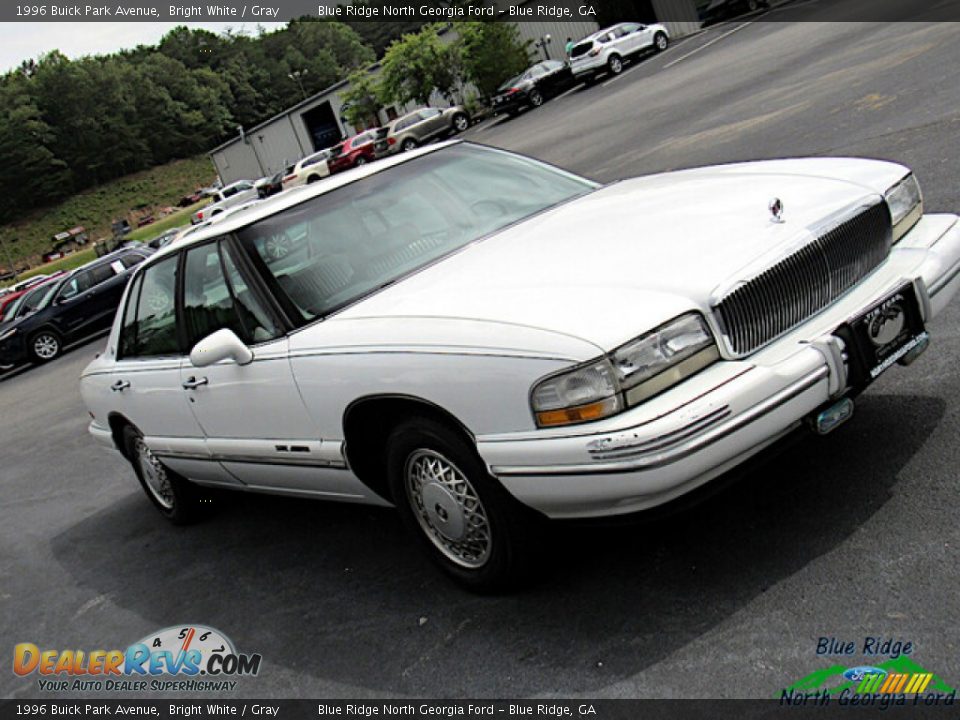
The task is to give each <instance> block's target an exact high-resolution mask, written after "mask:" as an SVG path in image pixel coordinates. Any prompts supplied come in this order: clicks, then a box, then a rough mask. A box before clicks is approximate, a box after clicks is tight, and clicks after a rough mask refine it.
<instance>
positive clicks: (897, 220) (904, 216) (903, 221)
mask: <svg viewBox="0 0 960 720" xmlns="http://www.w3.org/2000/svg"><path fill="white" fill-rule="evenodd" d="M883 197H884V198H885V199H886V201H887V207H889V208H890V217H891V219H892V220H893V241H894V242H897V240H899V239H900V238H902V237H903V236H904V235H906V234H907V231H909V230H910V228H912V227H913V226H914V225H916V224H917V220H919V219H920V216H921V215H923V195H922V194H921V193H920V183H918V182H917V179H916V178H915V177H914V176H913V173H910V174H909V175H907V176H906V177H905V178H904V179H903V180H901V181H900V182H898V183H897V184H896V185H894V186H893V187H892V188H890V189H889V190H887V191H886V192H885V193H884V194H883Z"/></svg>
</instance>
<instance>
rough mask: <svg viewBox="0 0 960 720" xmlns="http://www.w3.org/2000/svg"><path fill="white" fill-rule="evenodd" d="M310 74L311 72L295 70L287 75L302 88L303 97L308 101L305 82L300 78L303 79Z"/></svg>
mask: <svg viewBox="0 0 960 720" xmlns="http://www.w3.org/2000/svg"><path fill="white" fill-rule="evenodd" d="M308 72H309V70H294V71H293V72H292V73H287V77H288V78H290V79H291V80H293V81H294V82H296V83H297V85H298V86H299V87H300V92H301V94H302V95H303V99H304V100H306V99H307V91H306V90H304V89H303V80H301V79H300V78H302V77H303V76H304V75H306V74H307V73H308Z"/></svg>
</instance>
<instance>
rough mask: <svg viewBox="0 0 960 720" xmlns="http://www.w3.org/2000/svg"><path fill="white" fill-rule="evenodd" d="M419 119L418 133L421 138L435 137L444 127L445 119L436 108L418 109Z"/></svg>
mask: <svg viewBox="0 0 960 720" xmlns="http://www.w3.org/2000/svg"><path fill="white" fill-rule="evenodd" d="M420 120H421V122H420V125H419V126H418V134H419V135H420V138H421V139H422V140H428V139H430V138H432V137H435V136H436V135H439V134H440V133H441V132H443V131H444V130H445V129H446V120H445V118H444V117H443V113H442V112H441V111H440V110H439V109H438V108H424V109H423V110H421V111H420Z"/></svg>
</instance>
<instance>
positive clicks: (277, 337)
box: [82, 143, 960, 588]
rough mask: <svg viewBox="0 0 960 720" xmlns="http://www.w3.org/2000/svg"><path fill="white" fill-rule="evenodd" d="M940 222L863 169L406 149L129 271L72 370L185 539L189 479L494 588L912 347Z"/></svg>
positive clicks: (661, 498) (834, 162) (905, 179)
mask: <svg viewBox="0 0 960 720" xmlns="http://www.w3.org/2000/svg"><path fill="white" fill-rule="evenodd" d="M957 221H958V218H957V217H956V216H954V215H945V214H937V215H934V214H931V215H924V214H923V202H922V198H921V193H920V187H919V185H918V183H917V180H916V179H915V178H914V176H913V175H912V174H911V173H910V171H909V170H908V169H907V168H904V167H902V166H900V165H896V164H893V163H889V162H880V161H875V160H859V159H841V158H809V159H798V160H776V161H764V162H754V163H744V164H734V165H722V166H717V167H709V168H701V169H695V170H685V171H679V172H670V173H665V174H660V175H652V176H648V177H640V178H636V179H631V180H624V181H620V182H615V183H611V184H609V185H599V184H597V183H594V182H592V181H590V180H586V179H584V178H581V177H578V176H576V175H573V174H570V173H568V172H565V171H563V170H560V169H557V168H555V167H552V166H550V165H547V164H544V163H542V162H539V161H536V160H532V159H529V158H526V157H521V156H518V155H514V154H512V153H508V152H504V151H501V150H496V149H493V148H488V147H483V146H478V145H472V144H468V143H447V144H441V145H436V146H433V147H430V148H423V149H421V150H418V151H415V152H412V153H407V154H404V155H402V156H399V157H396V158H392V159H388V160H384V161H381V162H378V163H374V164H371V165H367V166H365V167H363V168H358V169H356V170H355V171H350V172H347V173H343V174H341V175H338V176H335V177H332V178H330V179H328V180H325V181H324V182H321V183H315V184H313V185H309V186H305V187H303V188H298V189H296V190H291V191H288V192H285V193H282V194H280V195H278V196H275V197H274V198H271V199H270V200H267V201H265V202H263V203H259V204H257V205H255V206H253V207H251V208H248V209H246V210H243V211H241V212H238V213H236V214H234V215H232V216H231V217H229V218H227V219H225V220H224V221H222V222H220V223H215V224H212V225H210V226H209V227H208V228H205V229H204V230H202V231H200V232H197V233H195V234H193V235H192V236H191V237H190V238H189V239H187V240H185V241H184V242H182V243H179V244H178V243H174V244H173V245H171V246H168V247H167V248H165V249H163V250H161V251H160V252H158V253H157V254H155V255H154V256H152V257H151V258H150V259H148V260H147V261H146V262H144V263H143V264H142V265H141V266H140V267H139V268H138V270H137V271H136V275H135V276H134V278H133V280H132V281H131V282H130V284H129V286H128V288H127V291H126V295H125V299H124V301H123V303H122V305H121V307H120V310H119V312H118V314H117V318H116V320H115V322H114V325H113V328H112V331H111V333H110V336H109V339H108V342H107V348H106V350H105V351H104V352H103V353H102V354H101V355H100V356H99V357H98V358H97V359H96V360H94V361H93V362H92V363H91V364H90V365H89V366H88V367H87V368H86V370H85V371H84V373H83V379H82V392H83V397H84V399H85V401H86V404H87V405H88V408H89V410H90V414H91V416H92V418H93V421H92V422H91V424H90V432H91V433H92V434H93V436H94V437H95V438H96V439H97V440H98V441H100V442H101V443H103V444H104V445H106V446H108V447H110V448H114V449H116V450H119V451H120V452H121V453H122V454H123V455H124V456H125V457H126V458H127V459H128V460H129V461H130V462H131V464H132V465H133V468H134V470H135V472H136V474H137V476H138V477H139V479H140V482H141V484H142V485H143V488H144V490H145V491H146V494H147V497H148V498H149V499H150V500H151V501H152V502H153V504H154V505H155V506H156V507H157V509H159V510H160V512H161V513H163V514H164V515H165V516H167V517H168V518H169V519H170V520H171V521H173V522H175V523H182V522H187V521H189V520H191V519H193V518H194V517H196V516H197V514H198V511H200V510H201V509H202V508H203V504H202V501H203V500H204V499H205V493H209V490H208V488H235V489H242V490H251V491H262V492H271V493H282V494H288V495H299V496H304V497H314V498H322V499H328V500H342V501H350V502H360V503H372V504H378V505H390V504H392V505H395V506H396V507H397V509H398V510H399V512H400V513H401V514H402V516H403V518H404V519H405V522H406V524H407V525H408V526H409V527H410V528H411V529H412V530H413V531H414V532H415V533H416V534H417V535H418V536H419V538H420V540H421V541H422V544H423V546H424V547H425V548H426V550H427V551H428V552H429V553H430V554H431V555H432V557H433V558H434V559H435V560H436V561H437V562H438V563H439V564H440V565H441V566H442V567H443V568H444V569H445V570H446V571H447V572H448V573H449V574H451V575H452V576H454V577H455V578H456V579H457V580H459V581H460V582H461V583H463V584H465V585H468V586H470V587H473V588H491V587H497V586H503V585H504V584H505V583H508V582H509V581H510V580H511V579H513V578H514V577H515V576H516V574H517V572H518V568H520V567H521V566H522V561H523V560H524V549H525V547H526V542H525V539H526V538H527V537H530V536H529V533H530V531H531V528H533V527H536V525H537V520H539V519H542V518H544V517H548V518H584V517H601V516H611V515H619V514H624V513H632V512H635V511H640V510H644V509H647V508H651V507H654V506H657V505H660V504H662V503H665V502H667V501H669V500H672V499H674V498H676V497H678V496H680V495H682V494H684V493H687V492H689V491H691V490H693V489H695V488H697V487H698V486H701V485H703V484H704V483H707V482H709V481H710V480H711V479H712V478H715V477H716V476H718V475H720V474H721V473H723V472H725V471H727V470H729V469H730V468H732V467H733V466H735V465H737V464H739V463H741V462H743V461H744V460H745V459H747V458H748V457H750V456H751V455H752V454H754V453H757V452H758V451H760V450H761V449H763V448H764V447H766V446H768V445H770V444H771V443H773V442H774V441H776V440H777V439H778V438H781V437H782V436H784V435H785V434H787V433H789V432H791V431H792V430H794V429H795V428H797V427H798V426H799V425H800V424H802V423H808V424H809V425H810V426H812V427H813V428H814V429H815V430H816V431H818V432H820V433H826V432H829V431H830V430H831V429H833V428H834V427H836V426H837V425H839V424H840V423H842V422H844V421H845V420H846V419H848V418H849V417H850V415H851V414H852V411H853V398H854V397H855V396H856V395H857V394H858V393H860V392H861V391H862V390H863V389H864V388H865V387H866V386H867V385H869V383H870V382H871V381H872V380H874V379H875V378H876V377H877V376H878V375H879V374H880V373H882V372H884V371H886V370H888V369H889V368H891V366H893V365H895V364H898V363H899V364H901V365H907V364H909V363H910V362H911V361H912V360H914V359H915V358H916V357H917V356H919V355H920V353H922V352H923V351H924V350H925V349H926V347H927V345H928V342H929V336H928V334H927V330H926V329H925V327H926V324H927V323H928V322H929V321H930V320H931V318H933V317H934V316H935V315H936V314H937V313H938V312H939V311H940V310H942V309H943V307H944V306H945V305H946V303H947V302H948V301H949V299H950V298H951V297H952V296H953V295H954V294H955V293H956V292H957V288H958V287H960V225H958V222H957ZM894 442H895V439H894Z"/></svg>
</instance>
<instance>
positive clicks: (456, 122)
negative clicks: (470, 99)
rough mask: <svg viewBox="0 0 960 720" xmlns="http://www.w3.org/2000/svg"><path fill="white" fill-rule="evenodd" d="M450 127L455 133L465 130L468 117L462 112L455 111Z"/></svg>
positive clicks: (468, 122)
mask: <svg viewBox="0 0 960 720" xmlns="http://www.w3.org/2000/svg"><path fill="white" fill-rule="evenodd" d="M452 127H453V132H455V133H462V132H465V131H466V130H467V128H469V127H470V118H468V117H467V116H466V115H464V114H463V113H457V114H456V115H454V116H453V123H452Z"/></svg>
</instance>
